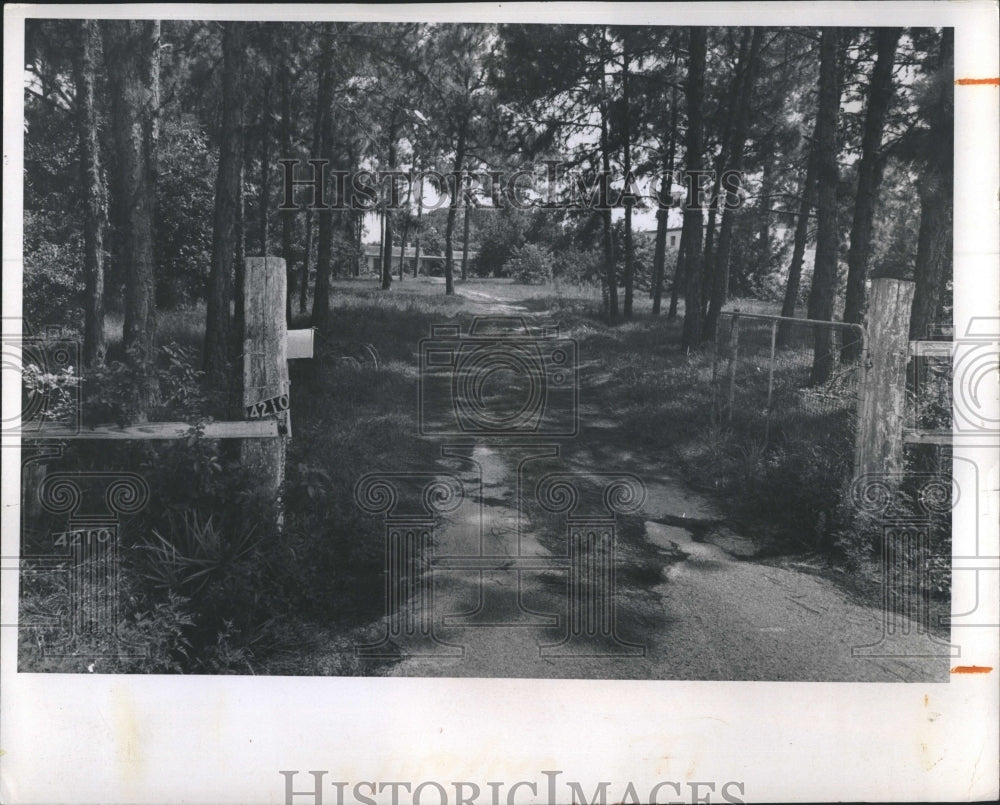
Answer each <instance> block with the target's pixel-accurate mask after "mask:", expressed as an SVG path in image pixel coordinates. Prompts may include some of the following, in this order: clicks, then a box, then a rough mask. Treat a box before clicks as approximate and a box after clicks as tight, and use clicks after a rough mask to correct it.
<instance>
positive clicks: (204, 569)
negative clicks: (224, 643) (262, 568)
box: [136, 509, 260, 594]
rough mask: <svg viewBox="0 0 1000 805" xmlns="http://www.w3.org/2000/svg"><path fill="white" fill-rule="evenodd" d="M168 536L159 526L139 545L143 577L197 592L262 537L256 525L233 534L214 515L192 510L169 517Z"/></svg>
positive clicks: (241, 556) (158, 583) (188, 591)
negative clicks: (220, 524) (205, 515)
mask: <svg viewBox="0 0 1000 805" xmlns="http://www.w3.org/2000/svg"><path fill="white" fill-rule="evenodd" d="M169 525H170V530H169V536H167V537H165V536H164V535H163V534H161V533H160V532H159V531H157V530H156V529H154V530H153V534H152V537H150V538H147V539H145V540H143V541H142V542H141V543H139V544H138V545H137V546H136V548H137V550H139V551H142V553H143V555H144V559H145V561H144V563H143V564H144V566H145V567H144V573H143V576H144V577H145V578H146V579H147V580H148V581H150V582H152V583H153V584H154V585H155V586H157V587H162V588H165V589H169V590H175V591H184V592H185V593H187V594H194V593H197V592H199V591H200V590H202V588H204V586H205V585H206V584H207V583H208V582H209V581H210V580H211V579H212V578H213V577H216V576H218V575H219V574H221V573H222V572H223V571H225V570H226V569H227V568H229V567H231V566H232V565H234V564H235V563H237V562H238V561H240V560H241V559H243V558H244V557H246V556H247V555H249V554H250V553H251V552H252V551H253V550H254V548H256V547H257V544H258V542H259V540H260V536H259V535H258V534H257V533H256V529H255V528H254V527H250V528H248V529H246V530H245V531H243V532H241V533H237V534H234V535H230V534H228V533H226V532H225V531H224V530H223V529H221V528H220V527H219V526H218V525H217V524H216V522H215V521H214V518H213V517H212V516H209V517H207V518H205V519H202V518H201V516H199V514H198V512H197V511H195V510H193V509H183V510H181V511H180V512H179V513H176V512H175V513H172V514H171V515H170V517H169Z"/></svg>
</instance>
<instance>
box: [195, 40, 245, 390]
mask: <svg viewBox="0 0 1000 805" xmlns="http://www.w3.org/2000/svg"><path fill="white" fill-rule="evenodd" d="M245 50H246V36H245V27H244V25H243V24H241V23H237V22H227V23H224V24H223V28H222V54H223V72H222V136H221V138H220V146H219V169H218V173H217V174H216V181H215V218H214V225H213V230H212V263H211V271H210V274H209V280H208V285H209V291H208V309H207V314H206V322H205V364H204V365H205V372H206V374H207V376H208V380H209V383H210V385H212V386H213V387H214V388H215V389H216V390H217V391H218V392H219V393H220V394H226V395H228V391H229V386H230V380H231V377H230V372H229V344H230V339H231V337H232V300H233V258H234V256H235V254H236V219H237V217H238V215H239V212H238V210H237V206H238V204H239V203H240V171H241V168H242V165H243V78H244V77H243V72H244V61H243V60H244V54H245Z"/></svg>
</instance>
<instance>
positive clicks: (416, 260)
mask: <svg viewBox="0 0 1000 805" xmlns="http://www.w3.org/2000/svg"><path fill="white" fill-rule="evenodd" d="M419 193H420V197H419V198H418V199H417V240H416V243H414V255H413V278H414V279H416V278H417V274H419V273H420V222H421V219H422V218H423V216H424V176H423V174H420V191H419Z"/></svg>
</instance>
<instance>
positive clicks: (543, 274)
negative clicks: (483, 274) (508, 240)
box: [503, 243, 553, 285]
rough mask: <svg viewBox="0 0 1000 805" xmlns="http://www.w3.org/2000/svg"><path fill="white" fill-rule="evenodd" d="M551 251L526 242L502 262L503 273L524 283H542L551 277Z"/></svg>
mask: <svg viewBox="0 0 1000 805" xmlns="http://www.w3.org/2000/svg"><path fill="white" fill-rule="evenodd" d="M552 263H553V257H552V252H550V251H549V250H548V249H546V248H545V247H544V246H539V245H538V244H535V243H526V244H525V245H523V246H521V247H519V248H518V249H517V250H516V251H515V252H514V255H513V257H511V258H510V259H509V260H508V261H507V262H506V263H504V267H503V270H504V273H506V274H508V275H510V276H511V277H513V278H514V279H515V280H516V281H518V282H522V283H524V284H526V285H543V284H545V283H546V282H548V281H550V280H551V279H552Z"/></svg>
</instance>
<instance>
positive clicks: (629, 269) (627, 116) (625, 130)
mask: <svg viewBox="0 0 1000 805" xmlns="http://www.w3.org/2000/svg"><path fill="white" fill-rule="evenodd" d="M630 66H631V65H630V57H629V50H628V33H627V32H626V33H625V34H624V35H623V37H622V105H623V107H624V109H623V114H622V117H623V121H622V124H623V125H622V135H623V139H624V141H625V142H624V143H623V146H622V148H623V151H624V153H623V157H624V159H623V162H624V168H625V182H626V185H625V188H624V190H625V300H624V302H623V303H622V315H623V316H624V317H625V318H626V319H631V318H632V292H633V285H634V284H635V277H634V271H635V266H634V265H633V263H634V261H635V255H634V253H633V244H632V204H633V202H634V199H633V198H632V194H631V193H630V192H629V191H630V190H631V189H632V188H630V187H629V185H628V182H629V181H630V179H631V175H632V131H631V124H632V121H631V110H630V108H629V104H630V103H631V96H630V95H629V80H628V79H629V68H630Z"/></svg>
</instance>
